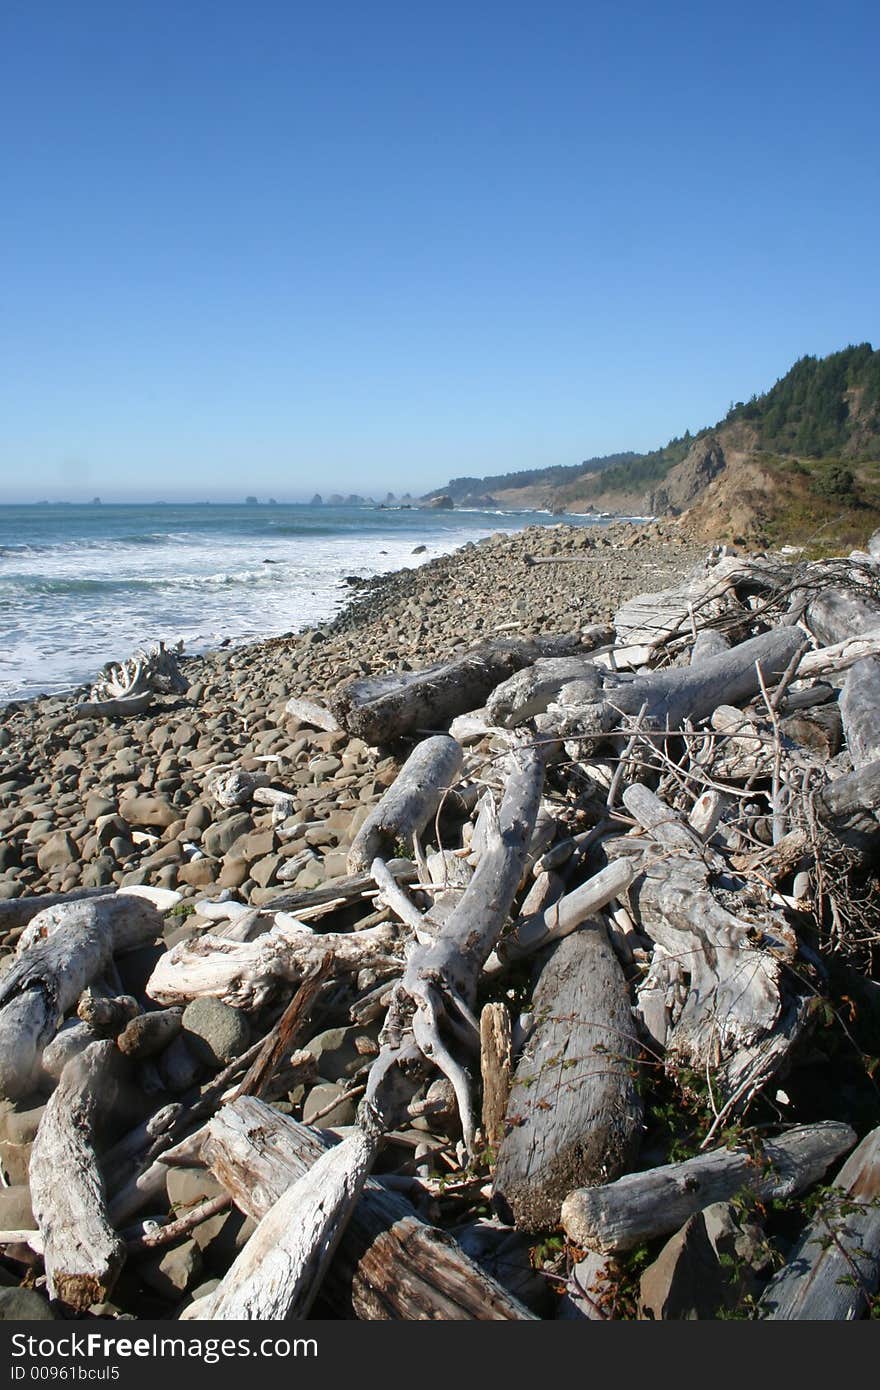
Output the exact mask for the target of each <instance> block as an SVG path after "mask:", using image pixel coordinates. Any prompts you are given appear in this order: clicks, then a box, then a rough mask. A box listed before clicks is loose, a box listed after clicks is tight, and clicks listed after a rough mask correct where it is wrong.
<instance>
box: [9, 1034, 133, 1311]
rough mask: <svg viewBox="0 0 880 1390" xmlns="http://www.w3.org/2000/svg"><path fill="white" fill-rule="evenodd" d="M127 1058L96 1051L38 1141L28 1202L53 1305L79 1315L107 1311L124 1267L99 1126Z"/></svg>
mask: <svg viewBox="0 0 880 1390" xmlns="http://www.w3.org/2000/svg"><path fill="white" fill-rule="evenodd" d="M120 1063H122V1058H121V1056H120V1054H119V1052H118V1051H117V1049H116V1047H115V1045H114V1043H113V1042H112V1041H110V1040H107V1041H104V1042H96V1043H91V1044H90V1046H89V1047H87V1048H86V1049H85V1051H84V1052H83V1053H82V1054H81V1055H80V1056H78V1057H74V1058H73V1059H72V1060H71V1061H70V1062H68V1064H67V1066H66V1067H65V1068H64V1071H63V1072H62V1074H61V1080H60V1081H59V1083H58V1086H57V1088H56V1089H55V1091H54V1093H53V1094H52V1096H51V1097H50V1099H49V1103H48V1104H47V1106H46V1110H45V1112H44V1114H43V1117H42V1119H41V1121H40V1126H39V1129H38V1130H37V1135H36V1138H35V1140H34V1147H33V1151H32V1153H31V1161H30V1188H31V1202H32V1205H33V1211H34V1217H35V1219H36V1222H37V1225H38V1227H39V1230H40V1234H41V1235H42V1237H43V1245H44V1257H45V1261H46V1279H47V1283H48V1288H49V1296H50V1298H57V1299H60V1300H61V1301H62V1302H63V1303H66V1304H68V1305H69V1306H70V1307H71V1308H75V1309H77V1310H78V1311H80V1312H83V1311H85V1310H86V1309H87V1308H89V1307H90V1306H91V1304H93V1303H103V1302H104V1301H105V1300H106V1298H107V1297H108V1295H109V1294H110V1291H111V1290H112V1288H113V1285H114V1284H115V1282H116V1279H117V1277H118V1275H119V1271H120V1270H121V1268H122V1265H123V1263H124V1261H125V1245H124V1243H123V1242H122V1241H121V1240H120V1239H119V1237H118V1236H117V1234H116V1232H115V1231H114V1230H113V1227H112V1226H111V1224H110V1222H109V1219H108V1216H107V1206H106V1200H105V1193H104V1183H103V1180H102V1177H101V1172H100V1168H99V1166H98V1159H97V1155H96V1153H95V1142H94V1126H95V1122H96V1119H97V1118H98V1117H99V1115H100V1114H101V1113H102V1112H104V1113H106V1111H107V1110H110V1109H112V1107H113V1104H114V1099H115V1094H116V1091H117V1084H118V1078H119V1064H120Z"/></svg>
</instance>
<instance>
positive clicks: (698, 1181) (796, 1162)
mask: <svg viewBox="0 0 880 1390" xmlns="http://www.w3.org/2000/svg"><path fill="white" fill-rule="evenodd" d="M855 1140H856V1136H855V1133H854V1131H853V1130H851V1129H850V1127H849V1125H844V1124H838V1123H836V1122H835V1121H831V1120H828V1121H825V1122H824V1123H822V1124H816V1125H799V1126H797V1127H795V1128H793V1129H790V1130H787V1131H786V1132H785V1133H784V1134H780V1135H779V1136H778V1138H776V1139H770V1140H767V1141H766V1142H765V1143H764V1144H763V1146H762V1149H761V1153H760V1156H756V1154H755V1153H754V1152H753V1151H752V1150H750V1149H745V1148H739V1149H712V1150H711V1151H710V1152H708V1153H704V1154H700V1155H699V1157H697V1158H688V1159H685V1161H684V1162H683V1163H667V1164H664V1165H663V1166H662V1167H660V1168H650V1169H648V1170H647V1171H646V1172H643V1173H627V1174H626V1176H625V1177H622V1178H618V1179H617V1181H616V1182H613V1183H608V1184H606V1185H603V1186H598V1187H583V1188H578V1189H577V1190H576V1191H574V1192H571V1193H569V1195H568V1197H566V1199H565V1201H564V1202H563V1204H562V1224H563V1226H564V1228H565V1231H566V1234H567V1235H568V1236H569V1237H570V1238H571V1239H572V1240H574V1241H576V1242H577V1243H578V1244H579V1245H583V1246H584V1247H585V1248H586V1249H587V1250H596V1251H598V1252H599V1253H600V1254H607V1253H610V1252H611V1251H614V1250H631V1249H632V1247H633V1246H634V1245H638V1244H639V1242H640V1241H643V1240H653V1239H654V1237H655V1236H664V1235H668V1234H669V1233H670V1232H671V1231H677V1230H678V1229H679V1227H681V1226H683V1225H684V1223H685V1222H686V1221H687V1220H688V1218H689V1217H691V1216H693V1214H694V1212H697V1211H701V1210H702V1209H703V1207H707V1206H709V1205H710V1204H711V1203H712V1202H726V1201H729V1200H730V1198H731V1197H735V1196H736V1195H737V1194H738V1193H751V1194H753V1195H754V1196H756V1197H758V1198H759V1199H760V1200H761V1201H771V1200H773V1199H775V1198H781V1197H793V1196H796V1195H797V1193H799V1192H803V1191H804V1190H805V1189H806V1188H808V1187H811V1186H812V1184H813V1183H814V1182H818V1180H819V1179H820V1178H821V1177H822V1176H823V1174H824V1173H825V1172H826V1170H827V1169H828V1167H829V1166H830V1164H832V1163H833V1162H834V1161H835V1159H837V1158H839V1157H840V1156H841V1154H844V1153H846V1151H847V1149H850V1148H852V1146H853V1144H854V1143H855Z"/></svg>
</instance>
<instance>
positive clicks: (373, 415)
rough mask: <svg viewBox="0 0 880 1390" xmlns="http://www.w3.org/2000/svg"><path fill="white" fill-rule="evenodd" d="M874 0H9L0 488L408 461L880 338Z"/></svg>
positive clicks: (163, 481) (638, 417) (417, 487)
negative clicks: (431, 1)
mask: <svg viewBox="0 0 880 1390" xmlns="http://www.w3.org/2000/svg"><path fill="white" fill-rule="evenodd" d="M878 68H880V6H878V5H877V3H876V0H864V2H861V0H859V2H856V3H853V2H852V0H836V3H835V4H833V5H832V4H831V3H830V0H823V3H821V4H818V3H814V2H813V0H798V3H790V2H789V0H770V3H768V2H767V0H763V3H760V4H758V3H753V0H745V2H744V3H740V4H737V5H736V6H733V5H725V6H720V5H713V4H710V3H708V0H699V2H698V3H692V4H681V3H675V0H671V3H669V2H664V3H660V2H659V0H655V3H647V0H637V2H635V3H625V0H614V2H613V3H604V2H603V3H590V0H579V2H574V0H573V2H571V3H569V2H568V0H566V2H565V3H554V0H541V3H538V0H530V3H521V0H503V2H497V0H467V3H459V0H444V3H443V4H442V5H440V4H437V5H425V4H417V3H413V2H412V0H408V3H406V4H403V3H400V4H398V3H386V2H385V0H374V3H365V0H359V3H354V2H353V0H336V2H335V3H334V2H333V0H326V3H323V4H317V3H315V0H308V3H302V0H248V3H243V2H242V0H237V2H236V3H230V2H229V0H174V3H170V0H150V3H144V0H123V3H120V2H119V0H76V3H71V2H70V0H23V2H21V0H4V4H3V6H2V13H0V146H2V185H0V187H2V194H0V266H2V278H0V497H2V498H3V499H4V500H7V501H11V500H18V499H20V500H32V499H38V498H42V497H49V498H53V499H54V498H70V499H72V500H75V499H78V498H88V497H91V496H92V495H94V494H100V495H101V496H102V497H103V498H104V500H105V501H109V500H113V499H116V500H125V499H126V498H128V497H131V498H142V499H146V500H153V499H155V498H157V497H167V498H169V499H171V498H178V497H179V498H192V499H195V500H200V499H203V498H205V497H212V498H217V499H221V498H224V497H230V498H234V499H236V500H238V499H240V498H241V497H242V496H243V495H244V494H245V493H256V494H258V495H260V496H268V495H270V494H271V495H273V496H275V497H277V498H278V500H279V501H281V500H288V499H290V500H295V499H296V498H297V497H301V496H303V495H306V496H310V495H311V493H312V492H314V491H315V490H319V491H321V492H324V493H327V492H330V491H333V490H339V491H343V492H350V491H356V492H362V493H368V492H370V493H377V492H380V491H381V492H383V493H384V491H385V490H386V489H392V490H394V491H402V490H404V489H408V490H410V491H413V492H417V491H422V490H424V489H427V488H429V487H434V486H438V485H440V484H442V483H443V482H445V481H446V480H447V479H448V478H449V477H450V476H457V475H461V474H476V475H483V474H491V473H493V472H502V471H507V470H510V469H514V468H531V467H539V466H545V465H549V464H557V463H561V464H570V463H577V462H578V461H579V460H580V459H582V458H586V457H588V456H591V455H593V454H602V453H607V452H612V451H616V450H619V449H629V448H632V449H643V448H651V447H655V446H656V445H658V444H661V443H665V442H666V440H667V439H669V438H670V437H671V436H673V435H675V434H678V433H681V432H683V431H684V430H685V428H691V429H695V428H698V427H700V426H701V425H705V424H709V423H712V422H714V421H715V420H716V419H717V418H718V417H719V416H721V415H723V414H724V413H725V411H726V410H727V408H728V405H729V403H730V402H731V400H734V399H741V398H744V397H747V396H749V395H750V394H751V393H752V392H753V391H756V390H761V389H764V388H766V387H768V386H770V385H772V383H773V381H774V380H776V378H777V377H779V376H781V375H782V374H783V373H784V372H785V371H786V370H787V369H788V367H789V366H790V365H791V363H792V362H793V361H794V360H795V359H796V358H797V357H799V356H801V355H802V354H803V353H805V352H811V353H816V354H824V353H826V352H830V351H833V350H835V349H837V348H841V347H844V346H846V344H848V343H850V342H860V341H864V340H868V341H872V342H873V343H874V344H875V346H876V345H878V341H880V327H878V319H880V287H878V248H880V235H878V233H880V194H878V178H880V161H878V151H880V138H878V137H880V129H878V126H880V118H878V113H880V98H878Z"/></svg>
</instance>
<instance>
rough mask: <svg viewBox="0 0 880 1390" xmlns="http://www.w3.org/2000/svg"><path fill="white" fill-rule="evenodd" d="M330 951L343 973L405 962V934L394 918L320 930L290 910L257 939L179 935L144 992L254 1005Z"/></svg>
mask: <svg viewBox="0 0 880 1390" xmlns="http://www.w3.org/2000/svg"><path fill="white" fill-rule="evenodd" d="M328 951H329V952H330V953H331V954H332V956H333V960H334V968H335V970H336V971H337V972H339V973H340V974H352V973H356V972H357V971H358V970H362V969H365V968H369V969H371V970H379V971H383V972H385V973H388V974H394V973H396V972H399V971H400V970H401V969H402V968H403V954H402V953H403V939H402V935H401V932H400V930H399V929H398V927H397V926H395V924H394V923H392V922H384V923H380V924H379V925H378V926H375V927H367V928H366V930H364V931H358V932H316V931H313V930H312V928H311V927H309V926H306V924H305V923H303V922H298V921H297V920H296V918H295V917H291V916H289V915H288V914H287V913H278V914H277V915H276V917H275V924H274V926H273V927H272V929H271V930H270V931H268V932H266V933H265V934H264V935H263V936H258V937H257V939H256V940H255V941H230V940H228V939H227V938H226V937H221V936H211V935H205V936H201V937H196V938H193V939H190V940H187V941H180V942H178V943H177V945H176V946H173V947H172V948H171V950H170V951H166V952H165V954H164V955H163V956H160V958H159V960H158V962H157V964H156V968H155V970H154V971H153V974H152V975H151V976H150V979H149V980H148V982H147V988H146V992H147V994H148V995H149V996H150V998H151V999H155V1000H156V1001H157V1002H158V1003H160V1004H185V1003H187V1002H188V1001H189V1000H190V999H197V998H199V997H200V996H201V995H211V996H213V997H214V998H216V999H221V1000H222V1001H223V1003H225V1004H231V1005H233V1006H234V1007H235V1008H240V1009H256V1008H259V1007H260V1005H261V1004H263V1003H265V1001H266V1000H267V999H268V998H269V996H270V995H271V994H272V993H273V992H275V991H277V989H278V987H279V985H281V984H283V983H288V984H289V983H297V982H298V981H300V980H301V979H302V978H303V977H304V976H305V975H307V974H308V972H309V971H310V970H312V969H314V968H315V967H317V966H318V965H320V963H321V961H322V960H323V959H324V956H325V955H326V953H327V952H328Z"/></svg>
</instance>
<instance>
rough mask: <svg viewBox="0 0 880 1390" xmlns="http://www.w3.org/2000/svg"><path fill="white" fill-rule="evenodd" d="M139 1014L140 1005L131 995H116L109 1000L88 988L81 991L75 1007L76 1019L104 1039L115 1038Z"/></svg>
mask: <svg viewBox="0 0 880 1390" xmlns="http://www.w3.org/2000/svg"><path fill="white" fill-rule="evenodd" d="M139 1013H140V1005H139V1004H138V1001H137V1000H136V999H134V998H133V997H132V995H130V994H118V995H115V996H114V997H112V998H109V997H108V996H106V995H103V994H99V993H98V992H97V991H96V990H93V989H92V988H91V987H90V986H86V988H85V989H84V990H83V992H82V994H81V995H80V997H79V999H78V1001H77V1005H76V1014H77V1018H79V1019H80V1020H81V1021H82V1022H83V1023H88V1025H89V1026H90V1027H91V1028H94V1030H95V1032H96V1033H98V1034H99V1035H100V1036H101V1037H104V1038H110V1037H114V1038H115V1037H116V1034H117V1033H121V1032H122V1030H123V1028H124V1027H125V1026H126V1024H127V1023H130V1022H131V1020H132V1019H133V1018H136V1017H137V1015H138V1014H139Z"/></svg>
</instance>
